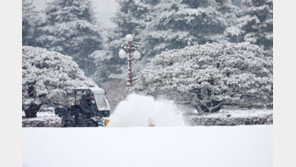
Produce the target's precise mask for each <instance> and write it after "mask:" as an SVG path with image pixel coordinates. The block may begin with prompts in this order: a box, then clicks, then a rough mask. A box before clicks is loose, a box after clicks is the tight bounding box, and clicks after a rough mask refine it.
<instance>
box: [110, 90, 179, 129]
mask: <svg viewBox="0 0 296 167" xmlns="http://www.w3.org/2000/svg"><path fill="white" fill-rule="evenodd" d="M183 125H185V123H184V120H183V116H182V113H181V111H179V110H178V108H177V106H176V105H175V104H174V102H173V101H168V100H154V98H153V97H152V96H143V95H137V94H130V95H129V96H128V97H127V98H126V99H125V100H123V101H121V102H120V103H119V104H118V106H117V107H116V109H115V111H114V113H113V114H111V116H110V123H109V124H108V127H137V126H142V127H143V126H183Z"/></svg>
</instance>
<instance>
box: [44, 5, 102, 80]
mask: <svg viewBox="0 0 296 167" xmlns="http://www.w3.org/2000/svg"><path fill="white" fill-rule="evenodd" d="M45 12H46V25H45V26H44V27H42V32H43V35H42V36H40V37H39V38H38V40H39V42H40V43H41V46H42V47H44V48H47V49H49V50H53V51H57V52H60V53H62V54H65V55H69V56H72V57H73V58H74V60H75V61H76V62H77V63H78V64H79V66H80V67H81V68H82V69H83V70H84V71H85V73H86V75H88V76H90V75H91V74H93V73H94V71H95V65H94V63H93V62H92V59H91V58H90V57H89V55H90V54H92V53H93V52H94V51H95V50H100V49H102V43H103V42H102V37H101V34H100V28H99V26H98V23H97V21H96V19H95V16H94V11H93V6H92V3H91V1H90V0H54V1H52V2H49V3H48V4H47V7H46V10H45Z"/></svg>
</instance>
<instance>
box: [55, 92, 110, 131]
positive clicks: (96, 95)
mask: <svg viewBox="0 0 296 167" xmlns="http://www.w3.org/2000/svg"><path fill="white" fill-rule="evenodd" d="M73 94H74V102H73V103H72V105H71V106H67V107H60V108H59V107H57V108H56V109H55V114H57V115H58V116H59V117H61V119H62V126H63V127H99V126H106V125H107V124H108V123H109V120H108V119H107V118H106V117H109V116H110V105H109V102H108V100H107V98H106V92H105V91H104V90H103V89H101V88H76V89H74V90H73Z"/></svg>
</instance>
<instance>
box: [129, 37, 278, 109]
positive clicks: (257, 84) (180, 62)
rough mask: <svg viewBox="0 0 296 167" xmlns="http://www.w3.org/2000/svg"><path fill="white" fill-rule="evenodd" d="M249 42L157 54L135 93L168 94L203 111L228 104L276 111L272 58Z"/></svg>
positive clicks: (141, 78) (211, 45)
mask: <svg viewBox="0 0 296 167" xmlns="http://www.w3.org/2000/svg"><path fill="white" fill-rule="evenodd" d="M264 54H265V51H263V50H262V49H261V48H260V47H258V46H257V45H252V44H249V43H237V44H234V43H220V44H219V43H212V44H205V45H196V46H189V47H186V48H184V49H180V50H170V51H167V52H163V53H162V54H160V55H157V56H156V57H155V58H154V59H153V60H152V62H151V63H150V64H149V66H148V67H147V68H146V69H144V70H143V71H142V72H141V73H140V74H139V76H138V77H137V80H136V83H135V88H134V89H135V91H137V92H139V93H143V94H149V95H153V96H166V97H168V98H172V99H174V100H175V101H177V102H180V103H185V104H188V105H190V106H192V107H194V108H196V109H197V110H198V111H201V112H215V111H219V110H220V109H221V108H222V107H223V106H225V105H236V106H240V107H271V106H272V99H273V95H272V92H273V80H272V78H273V77H272V74H273V71H272V66H273V64H272V58H271V57H267V56H264Z"/></svg>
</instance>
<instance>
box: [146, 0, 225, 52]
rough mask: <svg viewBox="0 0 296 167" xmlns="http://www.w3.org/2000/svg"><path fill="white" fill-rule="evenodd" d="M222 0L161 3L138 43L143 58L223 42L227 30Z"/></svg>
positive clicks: (181, 0)
mask: <svg viewBox="0 0 296 167" xmlns="http://www.w3.org/2000/svg"><path fill="white" fill-rule="evenodd" d="M228 3H229V2H228V1H222V0H219V2H218V0H199V1H192V0H162V1H161V2H160V3H158V4H157V5H156V6H155V8H154V10H153V13H152V15H153V17H152V21H151V22H150V23H149V25H148V26H147V28H146V29H145V32H144V35H143V41H142V42H141V44H142V48H141V50H143V54H144V55H145V56H152V57H154V56H155V55H156V54H159V53H161V52H162V51H165V50H171V49H180V48H184V47H186V46H188V45H194V44H204V43H206V42H217V41H221V40H223V39H224V38H225V37H224V34H223V32H224V30H225V28H226V26H227V20H225V19H226V16H225V15H224V13H223V12H224V11H222V10H226V9H225V7H223V6H226V4H228Z"/></svg>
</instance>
